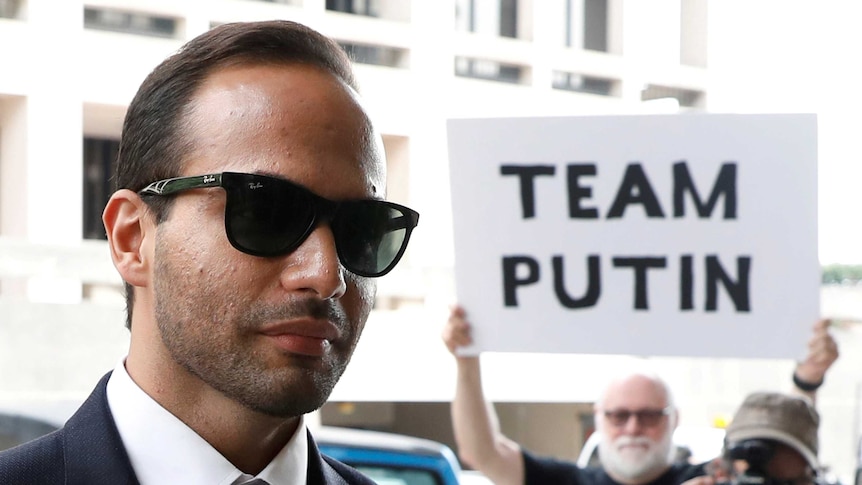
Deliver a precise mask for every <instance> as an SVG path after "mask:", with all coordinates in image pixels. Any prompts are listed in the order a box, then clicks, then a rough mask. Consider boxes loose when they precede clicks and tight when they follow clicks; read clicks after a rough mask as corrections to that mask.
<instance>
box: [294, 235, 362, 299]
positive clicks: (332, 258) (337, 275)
mask: <svg viewBox="0 0 862 485" xmlns="http://www.w3.org/2000/svg"><path fill="white" fill-rule="evenodd" d="M287 261H288V263H287V264H286V266H285V268H284V270H283V271H282V273H281V284H282V286H284V287H285V288H287V289H289V290H292V291H312V292H314V293H316V294H317V295H318V297H319V298H321V299H324V300H326V299H338V298H341V297H342V296H344V292H345V291H347V283H346V282H345V280H344V272H345V271H347V270H345V269H344V267H342V266H341V262H340V261H339V259H338V251H337V249H336V246H335V236H334V235H333V234H332V229H331V228H330V227H329V225H328V224H321V225H319V226H317V227H316V228H315V229H314V230H313V231H312V232H311V234H309V235H308V238H306V239H305V241H303V242H302V244H300V245H299V247H298V248H296V250H295V251H293V252H292V253H291V254H290V255H289V257H288V259H287Z"/></svg>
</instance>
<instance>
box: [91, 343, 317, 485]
mask: <svg viewBox="0 0 862 485" xmlns="http://www.w3.org/2000/svg"><path fill="white" fill-rule="evenodd" d="M107 393H108V406H109V407H110V409H111V414H112V415H113V417H114V422H115V423H116V425H117V430H118V431H119V433H120V438H121V439H122V441H123V445H124V446H125V448H126V452H127V453H128V455H129V459H130V461H131V463H132V468H133V469H134V470H135V474H136V475H137V477H138V481H139V482H140V483H141V485H155V484H163V483H183V484H186V485H197V484H200V485H213V484H219V485H231V484H233V483H242V482H243V481H244V480H243V478H250V476H249V475H246V474H244V473H242V472H241V471H240V470H238V469H237V468H236V467H235V466H234V465H233V464H231V462H229V461H228V460H227V459H226V458H225V457H224V456H222V455H221V453H219V452H218V451H217V450H216V449H215V448H213V447H212V446H211V445H210V444H209V443H207V442H206V440H204V439H203V438H201V437H200V435H198V434H197V433H196V432H195V431H194V430H193V429H191V428H189V427H188V426H186V424H185V423H183V422H182V421H180V420H179V419H177V418H176V417H175V416H174V415H173V414H171V413H170V412H169V411H168V410H166V409H165V408H163V407H162V406H161V405H160V404H159V403H157V402H156V401H155V400H153V398H151V397H150V396H149V395H148V394H147V393H145V392H144V391H143V390H142V389H141V388H140V387H138V385H137V384H136V383H135V382H134V381H133V380H132V378H131V377H130V376H129V374H128V373H127V372H126V367H125V358H123V359H121V360H120V362H119V363H118V364H117V366H116V367H115V368H114V372H113V373H112V374H111V377H110V379H109V380H108V388H107ZM306 434H307V433H306V426H305V420H304V418H303V417H300V419H299V424H298V426H297V427H296V432H295V433H294V434H293V436H292V437H291V438H290V441H288V443H287V444H286V445H285V446H284V448H282V449H281V451H280V452H279V453H278V455H276V457H275V458H274V459H273V460H272V461H271V462H270V463H269V465H267V466H266V468H264V470H263V471H262V472H260V473H259V474H258V475H257V476H256V477H257V478H262V479H264V480H266V481H267V483H269V484H271V485H281V484H284V485H288V484H296V483H305V482H306V473H307V466H308V439H307V438H306Z"/></svg>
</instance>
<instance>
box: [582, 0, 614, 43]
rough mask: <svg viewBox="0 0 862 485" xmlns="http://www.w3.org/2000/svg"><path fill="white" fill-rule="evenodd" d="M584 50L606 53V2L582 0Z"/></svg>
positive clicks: (604, 0)
mask: <svg viewBox="0 0 862 485" xmlns="http://www.w3.org/2000/svg"><path fill="white" fill-rule="evenodd" d="M584 49H586V50H590V51H599V52H607V51H608V0H584Z"/></svg>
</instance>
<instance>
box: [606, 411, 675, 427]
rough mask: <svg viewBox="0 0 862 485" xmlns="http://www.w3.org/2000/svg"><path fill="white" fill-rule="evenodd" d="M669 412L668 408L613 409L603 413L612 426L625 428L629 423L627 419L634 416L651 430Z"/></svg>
mask: <svg viewBox="0 0 862 485" xmlns="http://www.w3.org/2000/svg"><path fill="white" fill-rule="evenodd" d="M670 410H671V408H670V406H668V407H666V408H664V409H641V410H638V411H629V410H628V409H615V410H613V411H605V417H606V418H607V419H608V421H610V423H611V424H612V425H614V426H625V425H626V423H628V422H629V418H631V417H632V416H634V417H635V419H637V422H638V423H640V424H641V425H642V426H646V427H650V428H651V427H653V426H655V425H657V424H658V423H659V421H661V419H662V418H663V417H665V416H668V415H669V414H670Z"/></svg>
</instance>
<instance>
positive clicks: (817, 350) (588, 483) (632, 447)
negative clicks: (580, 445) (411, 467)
mask: <svg viewBox="0 0 862 485" xmlns="http://www.w3.org/2000/svg"><path fill="white" fill-rule="evenodd" d="M827 327H828V321H826V320H822V321H820V322H818V323H817V324H816V325H815V326H814V335H813V336H812V338H811V340H810V341H809V351H808V356H807V357H806V359H805V360H803V361H802V362H800V363H799V365H798V366H797V367H796V370H795V373H794V379H793V380H794V382H795V383H796V387H797V392H798V393H800V394H807V395H809V396H812V397H813V394H814V392H815V391H816V389H817V387H819V385H820V384H822V382H823V377H824V376H825V374H826V371H827V370H828V369H829V367H830V366H831V365H832V363H834V362H835V360H836V359H837V358H838V350H837V346H836V345H835V341H834V339H833V338H832V336H831V335H830V334H829V332H828V331H827ZM443 341H444V343H445V344H446V347H447V349H448V350H449V352H451V353H452V354H453V355H454V356H455V360H456V364H457V379H456V390H455V399H454V400H453V402H452V422H453V427H454V432H455V440H456V442H457V444H458V453H459V455H460V456H461V458H462V459H463V460H464V461H465V462H466V463H467V464H469V465H470V466H472V467H474V468H476V469H478V470H479V471H481V472H482V473H484V474H485V475H486V476H488V477H489V478H490V479H491V480H492V481H494V483H495V484H497V485H544V484H550V483H553V484H555V485H617V484H623V485H679V484H681V483H683V482H686V481H688V480H691V479H694V478H695V477H700V476H704V475H706V473H707V464H705V463H704V464H688V463H674V462H673V453H671V450H672V446H673V443H672V437H673V431H674V429H675V428H676V424H677V421H678V412H677V410H676V408H675V407H674V402H673V396H672V393H671V391H670V389H669V388H668V386H667V384H666V383H665V382H664V381H663V380H662V379H661V378H660V377H659V376H657V375H655V374H652V373H649V372H646V371H643V370H636V371H633V372H630V373H625V374H622V375H619V376H617V377H615V378H613V379H611V381H610V382H608V384H607V385H606V387H605V389H604V391H603V392H602V393H601V395H600V397H599V399H598V401H597V402H596V405H595V423H596V433H599V436H600V438H601V440H600V442H599V459H600V461H601V467H600V468H579V467H577V466H576V465H575V464H574V463H569V462H565V461H561V460H556V459H552V458H547V457H540V456H537V455H534V454H533V453H531V452H529V451H528V450H525V449H523V448H522V447H521V446H520V445H519V444H518V443H516V442H514V441H513V440H511V439H509V438H508V437H506V436H505V435H503V434H502V432H501V431H500V429H499V424H498V419H497V416H496V414H495V412H494V407H493V406H492V405H491V404H490V403H488V402H486V400H485V397H484V393H483V391H482V381H481V368H480V363H479V357H476V356H459V355H458V354H457V351H458V348H459V347H462V346H467V345H470V344H471V343H472V337H471V335H470V323H469V321H468V320H467V315H466V312H465V311H464V309H463V308H461V307H460V306H457V305H456V306H454V307H453V308H452V311H451V314H450V316H449V320H448V321H447V323H446V326H445V327H444V329H443ZM686 485H710V484H705V483H697V482H692V483H689V484H686Z"/></svg>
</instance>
